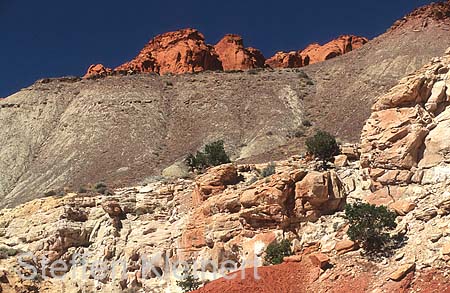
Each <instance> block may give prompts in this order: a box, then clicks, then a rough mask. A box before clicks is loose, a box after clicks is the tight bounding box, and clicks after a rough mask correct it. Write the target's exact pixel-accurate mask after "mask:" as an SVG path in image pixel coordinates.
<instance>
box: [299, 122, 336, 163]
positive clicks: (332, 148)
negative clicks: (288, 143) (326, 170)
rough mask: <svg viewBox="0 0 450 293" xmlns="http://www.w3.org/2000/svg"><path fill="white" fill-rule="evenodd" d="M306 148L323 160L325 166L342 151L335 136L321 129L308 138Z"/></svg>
mask: <svg viewBox="0 0 450 293" xmlns="http://www.w3.org/2000/svg"><path fill="white" fill-rule="evenodd" d="M306 149H307V151H308V153H310V154H313V155H314V156H315V157H316V158H318V159H320V160H321V161H323V163H324V167H325V166H326V162H328V161H331V160H332V159H333V157H334V156H336V155H339V152H340V150H339V146H338V144H337V142H336V139H335V138H334V136H332V135H331V134H329V133H328V132H325V131H320V130H319V131H317V132H316V134H315V135H314V136H312V137H309V138H308V139H307V140H306Z"/></svg>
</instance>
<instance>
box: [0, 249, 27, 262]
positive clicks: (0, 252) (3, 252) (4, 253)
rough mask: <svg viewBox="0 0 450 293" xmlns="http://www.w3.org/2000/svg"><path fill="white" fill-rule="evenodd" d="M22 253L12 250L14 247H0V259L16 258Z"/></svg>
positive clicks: (18, 250)
mask: <svg viewBox="0 0 450 293" xmlns="http://www.w3.org/2000/svg"><path fill="white" fill-rule="evenodd" d="M19 253H22V251H21V250H20V249H17V248H12V247H4V246H3V247H0V259H5V258H8V257H12V256H16V255H17V254H19Z"/></svg>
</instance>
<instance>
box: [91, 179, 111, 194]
mask: <svg viewBox="0 0 450 293" xmlns="http://www.w3.org/2000/svg"><path fill="white" fill-rule="evenodd" d="M94 190H95V191H96V192H98V193H100V194H103V195H112V192H111V191H110V190H109V188H108V186H107V185H106V183H104V182H97V183H96V184H95V186H94Z"/></svg>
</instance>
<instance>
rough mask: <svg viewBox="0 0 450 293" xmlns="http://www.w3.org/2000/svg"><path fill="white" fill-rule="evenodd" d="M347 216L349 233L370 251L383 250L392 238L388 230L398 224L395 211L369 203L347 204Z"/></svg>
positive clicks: (351, 237)
mask: <svg viewBox="0 0 450 293" xmlns="http://www.w3.org/2000/svg"><path fill="white" fill-rule="evenodd" d="M345 217H346V218H347V220H348V221H349V229H348V231H347V235H348V236H349V237H350V239H351V240H353V241H355V242H356V243H358V244H359V245H360V246H361V247H362V248H363V249H364V250H366V251H368V252H377V251H381V250H383V249H384V248H385V247H386V246H387V245H388V244H389V243H390V242H391V240H392V238H391V236H390V234H389V233H388V231H389V230H392V229H394V228H395V227H396V226H397V224H396V223H395V218H396V214H395V213H394V212H391V211H389V210H388V209H387V208H386V207H385V206H378V207H377V206H375V205H371V204H368V203H362V202H357V203H355V204H353V205H347V206H346V207H345Z"/></svg>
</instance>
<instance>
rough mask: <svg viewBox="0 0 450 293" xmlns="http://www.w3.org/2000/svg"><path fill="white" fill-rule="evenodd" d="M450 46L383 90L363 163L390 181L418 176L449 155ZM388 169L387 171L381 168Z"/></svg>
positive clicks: (366, 134)
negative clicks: (438, 56)
mask: <svg viewBox="0 0 450 293" xmlns="http://www.w3.org/2000/svg"><path fill="white" fill-rule="evenodd" d="M449 63H450V51H447V52H446V55H445V56H444V57H442V58H436V59H434V60H433V61H432V63H430V64H428V65H426V66H425V67H424V68H422V69H421V70H419V71H418V72H416V73H414V74H412V75H410V76H408V77H406V78H404V79H402V80H401V81H400V84H399V85H397V86H396V87H394V88H393V89H392V90H390V91H389V92H388V93H387V94H386V95H384V96H381V97H380V98H378V100H377V101H376V102H375V104H374V105H373V107H372V109H373V113H372V115H371V116H370V118H369V120H368V121H367V123H366V124H365V126H364V128H363V132H362V136H361V143H362V153H363V165H365V166H368V167H371V168H373V169H375V170H376V171H375V170H374V171H373V172H372V174H373V176H375V177H376V178H378V177H380V178H382V180H383V182H385V183H393V182H403V183H410V182H411V180H419V181H420V178H421V177H422V176H423V173H424V170H425V172H427V170H428V169H429V168H431V167H435V166H437V165H439V164H441V163H442V164H443V163H446V162H448V161H449V159H450V158H449V153H450V145H449V142H448V140H447V139H446V137H447V136H448V133H447V131H448V128H449V126H450V124H449V119H450V110H449V109H448V106H449V105H450V90H449V88H450V83H449V82H448V80H449V75H448V72H449V70H450V68H449ZM382 170H386V171H382Z"/></svg>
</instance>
